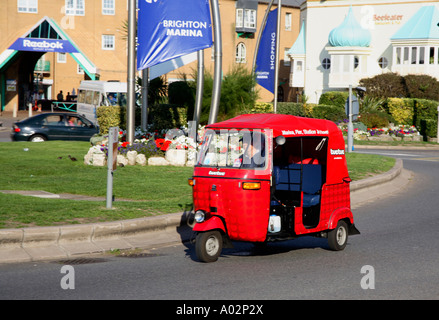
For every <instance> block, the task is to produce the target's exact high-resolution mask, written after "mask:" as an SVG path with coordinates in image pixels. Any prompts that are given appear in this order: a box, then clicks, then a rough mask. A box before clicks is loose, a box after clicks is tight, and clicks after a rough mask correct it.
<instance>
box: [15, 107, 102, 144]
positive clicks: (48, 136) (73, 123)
mask: <svg viewBox="0 0 439 320" xmlns="http://www.w3.org/2000/svg"><path fill="white" fill-rule="evenodd" d="M98 132H99V128H98V126H96V125H94V124H93V123H92V122H91V121H90V120H88V119H87V118H85V117H83V116H81V115H79V114H77V113H71V112H57V113H42V114H38V115H36V116H33V117H30V118H27V119H24V120H22V121H20V122H16V123H14V125H13V126H12V133H11V138H12V140H14V141H33V142H40V141H46V140H83V141H88V140H90V138H91V137H92V136H93V135H94V134H96V133H98Z"/></svg>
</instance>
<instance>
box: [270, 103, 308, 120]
mask: <svg viewBox="0 0 439 320" xmlns="http://www.w3.org/2000/svg"><path fill="white" fill-rule="evenodd" d="M277 113H280V114H289V115H292V116H299V117H305V116H306V112H305V108H304V106H303V104H302V103H295V102H279V103H278V107H277Z"/></svg>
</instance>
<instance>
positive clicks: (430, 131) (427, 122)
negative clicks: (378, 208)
mask: <svg viewBox="0 0 439 320" xmlns="http://www.w3.org/2000/svg"><path fill="white" fill-rule="evenodd" d="M420 127H421V130H420V133H421V135H423V136H424V140H428V139H427V138H428V137H431V138H436V137H437V120H433V119H421V120H420Z"/></svg>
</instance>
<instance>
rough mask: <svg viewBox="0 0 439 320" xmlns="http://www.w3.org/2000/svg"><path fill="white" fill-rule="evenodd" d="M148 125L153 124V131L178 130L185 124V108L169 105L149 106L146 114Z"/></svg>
mask: <svg viewBox="0 0 439 320" xmlns="http://www.w3.org/2000/svg"><path fill="white" fill-rule="evenodd" d="M148 123H152V124H153V129H154V130H167V129H172V128H180V127H181V126H183V125H186V124H187V118H186V108H184V107H180V106H177V105H171V104H158V105H154V106H151V107H150V108H149V113H148Z"/></svg>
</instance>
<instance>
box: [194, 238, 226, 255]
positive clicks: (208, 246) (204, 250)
mask: <svg viewBox="0 0 439 320" xmlns="http://www.w3.org/2000/svg"><path fill="white" fill-rule="evenodd" d="M222 250H223V239H222V236H221V233H220V232H219V231H207V232H202V233H199V234H198V235H197V238H196V242H195V253H196V255H197V257H198V259H199V260H200V261H202V262H215V261H216V260H218V257H219V256H220V254H221V251H222Z"/></svg>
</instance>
